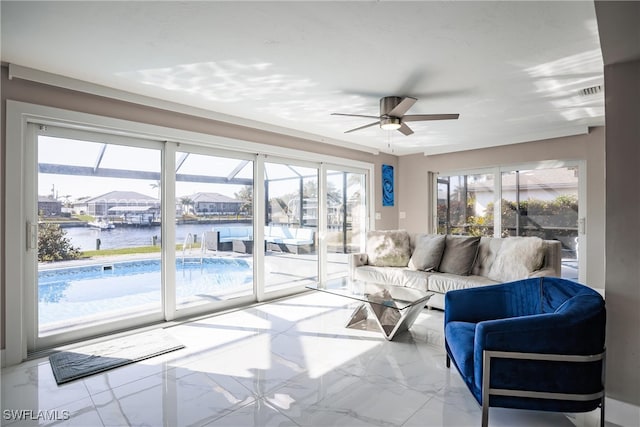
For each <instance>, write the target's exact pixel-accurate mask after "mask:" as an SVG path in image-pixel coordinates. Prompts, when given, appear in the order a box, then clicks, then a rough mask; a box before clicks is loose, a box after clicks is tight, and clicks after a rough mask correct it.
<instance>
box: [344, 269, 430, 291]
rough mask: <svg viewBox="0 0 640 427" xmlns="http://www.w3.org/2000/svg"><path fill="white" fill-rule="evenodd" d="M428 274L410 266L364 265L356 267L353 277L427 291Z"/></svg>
mask: <svg viewBox="0 0 640 427" xmlns="http://www.w3.org/2000/svg"><path fill="white" fill-rule="evenodd" d="M428 275H429V273H425V272H424V271H413V270H409V269H408V268H398V267H374V266H371V265H364V266H362V267H358V268H356V269H355V271H354V276H353V278H354V279H356V280H363V281H366V282H371V283H384V284H391V285H396V286H404V287H407V288H414V289H420V290H422V291H426V290H427V277H428Z"/></svg>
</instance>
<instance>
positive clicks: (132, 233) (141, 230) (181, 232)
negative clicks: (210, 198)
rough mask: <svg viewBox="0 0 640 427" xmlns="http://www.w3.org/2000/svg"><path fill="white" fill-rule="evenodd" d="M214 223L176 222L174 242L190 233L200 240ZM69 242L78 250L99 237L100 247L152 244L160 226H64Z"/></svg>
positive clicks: (93, 246) (92, 244)
mask: <svg viewBox="0 0 640 427" xmlns="http://www.w3.org/2000/svg"><path fill="white" fill-rule="evenodd" d="M248 225H249V224H246V223H228V224H220V225H218V227H235V226H248ZM214 226H215V225H214V224H178V225H176V242H175V243H183V242H184V239H185V237H186V236H187V235H188V234H189V233H191V234H192V235H193V236H196V239H197V241H200V239H201V237H202V233H204V232H205V231H211V230H212V229H213V227H214ZM64 231H65V232H66V233H67V237H68V238H69V239H70V240H71V244H72V245H73V246H75V247H78V248H80V250H83V251H87V250H94V249H96V240H97V239H100V249H117V248H130V247H136V246H148V245H151V244H153V241H154V236H155V237H156V240H157V242H156V243H157V244H160V242H161V241H162V236H161V235H160V234H161V233H160V226H149V227H118V226H117V225H116V228H114V229H112V230H98V229H95V228H91V227H69V228H64Z"/></svg>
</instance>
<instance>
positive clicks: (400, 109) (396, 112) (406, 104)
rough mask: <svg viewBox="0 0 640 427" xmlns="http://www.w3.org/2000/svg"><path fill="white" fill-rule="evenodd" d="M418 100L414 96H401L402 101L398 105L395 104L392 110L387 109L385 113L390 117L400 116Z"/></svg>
mask: <svg viewBox="0 0 640 427" xmlns="http://www.w3.org/2000/svg"><path fill="white" fill-rule="evenodd" d="M417 101H418V100H417V99H416V98H411V97H410V96H407V97H406V98H402V101H400V103H399V104H398V105H396V106H395V107H394V108H393V110H391V111H389V112H388V113H387V115H389V116H391V117H402V116H404V114H405V113H406V112H407V111H409V108H411V107H413V104H415V103H416V102H417Z"/></svg>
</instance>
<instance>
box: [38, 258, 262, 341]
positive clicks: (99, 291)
mask: <svg viewBox="0 0 640 427" xmlns="http://www.w3.org/2000/svg"><path fill="white" fill-rule="evenodd" d="M185 261H186V262H184V263H183V261H182V260H181V259H180V260H177V261H176V300H177V302H178V303H180V302H181V301H187V300H191V299H193V298H197V297H199V296H204V297H207V298H208V299H212V298H218V299H222V298H223V297H222V296H221V295H222V294H223V293H225V292H231V291H239V290H242V289H246V290H251V289H252V283H253V271H252V268H251V265H250V264H249V263H248V262H247V261H246V260H243V259H228V258H226V259H223V258H205V259H203V260H202V263H200V259H199V258H197V259H186V260H185ZM160 267H161V264H160V260H159V259H153V260H141V261H127V262H118V263H113V264H105V265H102V264H99V265H91V266H83V267H70V268H59V269H50V270H42V271H40V272H39V273H38V318H39V321H38V322H39V325H40V328H41V329H42V326H43V325H47V324H52V323H59V322H64V321H70V320H74V319H79V318H82V317H86V316H99V315H100V314H103V313H108V312H113V311H117V310H123V311H126V310H127V309H133V308H137V307H145V308H146V309H153V308H154V307H155V308H156V310H160V301H161V292H160V289H161V275H160Z"/></svg>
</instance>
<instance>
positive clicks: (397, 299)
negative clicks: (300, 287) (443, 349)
mask: <svg viewBox="0 0 640 427" xmlns="http://www.w3.org/2000/svg"><path fill="white" fill-rule="evenodd" d="M307 288H309V289H313V290H316V291H319V292H326V293H329V294H333V295H339V296H342V297H345V298H349V299H352V300H356V301H360V302H361V304H359V305H358V306H357V307H356V309H355V310H354V311H353V314H351V317H350V318H349V320H348V321H347V324H346V327H347V328H354V329H361V330H370V329H371V326H370V323H371V322H370V320H373V323H374V324H375V325H377V329H379V330H380V332H382V335H384V337H385V338H386V339H387V340H389V341H391V340H392V339H393V337H395V336H396V335H397V334H398V333H400V332H403V331H406V330H407V329H409V328H410V327H411V325H413V322H415V320H416V318H417V317H418V314H420V311H421V310H422V309H423V308H424V307H425V305H426V303H427V301H428V300H429V298H431V297H432V296H433V292H425V291H421V290H419V289H412V288H405V287H402V286H394V285H382V284H377V283H370V282H363V281H360V280H349V279H348V278H339V279H332V280H329V281H328V282H327V283H326V284H325V286H320V285H309V286H307ZM374 327H376V326H374Z"/></svg>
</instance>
